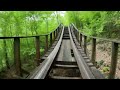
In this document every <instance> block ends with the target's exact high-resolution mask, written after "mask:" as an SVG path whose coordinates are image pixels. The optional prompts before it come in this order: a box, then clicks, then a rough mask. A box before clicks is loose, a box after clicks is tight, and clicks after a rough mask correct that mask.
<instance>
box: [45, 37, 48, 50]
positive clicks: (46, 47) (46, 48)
mask: <svg viewBox="0 0 120 90" xmlns="http://www.w3.org/2000/svg"><path fill="white" fill-rule="evenodd" d="M45 37H46V46H45V52H47V50H48V35H46V36H45Z"/></svg>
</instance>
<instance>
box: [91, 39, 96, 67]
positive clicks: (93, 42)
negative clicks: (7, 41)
mask: <svg viewBox="0 0 120 90" xmlns="http://www.w3.org/2000/svg"><path fill="white" fill-rule="evenodd" d="M95 59H96V39H95V38H93V39H92V56H91V61H92V63H93V64H94V65H95Z"/></svg>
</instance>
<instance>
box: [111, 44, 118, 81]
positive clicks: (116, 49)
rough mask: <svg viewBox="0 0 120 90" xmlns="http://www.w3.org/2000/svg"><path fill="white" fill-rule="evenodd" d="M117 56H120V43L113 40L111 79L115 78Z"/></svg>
mask: <svg viewBox="0 0 120 90" xmlns="http://www.w3.org/2000/svg"><path fill="white" fill-rule="evenodd" d="M117 56H118V43H115V42H112V56H111V67H110V73H109V79H114V78H115V73H116V66H117Z"/></svg>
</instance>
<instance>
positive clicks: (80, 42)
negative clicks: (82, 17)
mask: <svg viewBox="0 0 120 90" xmlns="http://www.w3.org/2000/svg"><path fill="white" fill-rule="evenodd" d="M80 46H81V47H82V34H81V33H80Z"/></svg>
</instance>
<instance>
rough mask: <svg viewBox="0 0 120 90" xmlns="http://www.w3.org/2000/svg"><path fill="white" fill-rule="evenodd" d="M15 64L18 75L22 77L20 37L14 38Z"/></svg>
mask: <svg viewBox="0 0 120 90" xmlns="http://www.w3.org/2000/svg"><path fill="white" fill-rule="evenodd" d="M14 63H15V69H16V74H17V75H18V76H22V71H21V61H20V38H19V37H15V38H14Z"/></svg>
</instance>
